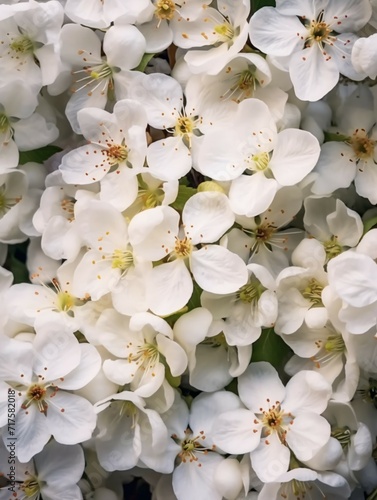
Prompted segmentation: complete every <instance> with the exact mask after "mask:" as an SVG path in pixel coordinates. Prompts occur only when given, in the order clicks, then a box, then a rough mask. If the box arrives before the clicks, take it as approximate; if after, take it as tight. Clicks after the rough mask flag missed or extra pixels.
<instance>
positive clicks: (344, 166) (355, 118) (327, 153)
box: [312, 86, 377, 203]
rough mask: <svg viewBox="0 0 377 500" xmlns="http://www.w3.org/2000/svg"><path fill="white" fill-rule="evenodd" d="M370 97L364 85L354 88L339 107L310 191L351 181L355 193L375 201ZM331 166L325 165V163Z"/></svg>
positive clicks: (376, 134) (376, 151)
mask: <svg viewBox="0 0 377 500" xmlns="http://www.w3.org/2000/svg"><path fill="white" fill-rule="evenodd" d="M371 100H373V97H372V94H371V92H370V90H369V89H368V88H367V87H363V86H361V87H360V88H357V89H356V90H355V91H354V92H353V93H352V94H351V95H350V96H349V98H348V99H347V104H346V105H345V106H342V107H341V108H340V111H339V113H338V116H337V122H338V123H337V126H336V127H335V134H336V135H335V139H337V140H335V141H329V142H326V143H325V144H323V146H322V149H321V154H320V156H319V159H318V163H317V165H316V167H315V170H314V172H315V173H316V174H317V177H316V179H315V182H314V184H313V186H312V191H313V193H314V194H322V195H323V194H330V193H332V192H333V191H335V190H336V189H338V188H341V187H348V186H349V185H350V184H351V182H352V181H354V183H355V187H356V192H357V193H358V194H359V195H360V196H363V197H365V198H367V199H368V200H369V201H370V202H371V203H376V202H377V195H376V168H375V167H376V161H377V147H376V141H377V126H376V114H375V112H374V110H373V108H371V106H370V101H371ZM329 164H330V165H331V168H327V167H328V165H329Z"/></svg>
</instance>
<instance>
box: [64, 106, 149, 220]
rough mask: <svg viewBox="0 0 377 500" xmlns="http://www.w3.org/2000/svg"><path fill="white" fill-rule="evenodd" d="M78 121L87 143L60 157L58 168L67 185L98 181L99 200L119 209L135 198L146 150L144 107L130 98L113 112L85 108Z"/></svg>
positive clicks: (128, 204)
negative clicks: (137, 177) (99, 189)
mask: <svg viewBox="0 0 377 500" xmlns="http://www.w3.org/2000/svg"><path fill="white" fill-rule="evenodd" d="M77 120H78V123H79V126H80V129H81V133H82V134H83V135H84V137H85V138H86V139H87V140H88V144H87V145H85V146H81V147H79V148H77V149H74V150H73V151H70V152H68V153H67V154H66V155H64V156H63V159H62V163H61V165H60V167H59V168H60V171H61V173H62V177H63V179H64V181H65V182H67V183H68V184H81V185H82V184H92V183H94V182H97V181H100V185H101V193H100V199H102V200H104V201H109V202H111V203H112V204H113V205H114V206H115V207H116V208H117V209H118V210H119V211H123V210H125V209H126V208H128V206H130V205H131V204H132V203H133V201H134V200H135V198H136V194H137V179H136V176H137V174H138V173H140V172H141V171H142V168H143V166H144V161H145V155H146V152H147V139H146V131H145V129H146V126H147V119H146V114H145V112H144V109H143V107H142V106H141V105H140V104H138V103H137V102H135V101H132V100H130V99H123V100H121V101H118V102H117V103H116V104H115V106H114V110H113V113H108V112H107V111H104V110H102V109H96V108H85V109H82V110H81V111H79V113H78V115H77Z"/></svg>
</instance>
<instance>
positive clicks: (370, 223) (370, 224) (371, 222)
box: [363, 215, 377, 234]
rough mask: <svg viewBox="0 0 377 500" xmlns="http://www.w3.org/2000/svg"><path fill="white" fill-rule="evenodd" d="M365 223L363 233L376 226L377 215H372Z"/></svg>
mask: <svg viewBox="0 0 377 500" xmlns="http://www.w3.org/2000/svg"><path fill="white" fill-rule="evenodd" d="M363 224H364V232H363V234H366V233H367V232H368V231H370V230H371V229H372V228H373V227H374V226H376V225H377V215H375V216H374V217H372V218H371V219H368V220H366V221H364V222H363Z"/></svg>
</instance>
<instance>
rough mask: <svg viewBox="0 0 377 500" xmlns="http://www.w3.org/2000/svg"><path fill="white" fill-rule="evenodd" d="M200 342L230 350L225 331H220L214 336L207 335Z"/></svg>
mask: <svg viewBox="0 0 377 500" xmlns="http://www.w3.org/2000/svg"><path fill="white" fill-rule="evenodd" d="M200 343H201V344H202V345H209V346H211V347H224V348H225V349H226V350H228V347H229V346H228V343H227V341H226V338H225V335H224V333H223V332H220V333H218V334H217V335H214V336H213V337H206V338H205V339H204V340H203V341H202V342H200Z"/></svg>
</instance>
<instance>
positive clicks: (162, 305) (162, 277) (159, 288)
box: [147, 259, 193, 316]
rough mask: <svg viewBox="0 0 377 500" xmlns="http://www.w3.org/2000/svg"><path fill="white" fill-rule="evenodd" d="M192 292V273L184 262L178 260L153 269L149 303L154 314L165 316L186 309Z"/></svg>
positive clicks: (149, 287)
mask: <svg viewBox="0 0 377 500" xmlns="http://www.w3.org/2000/svg"><path fill="white" fill-rule="evenodd" d="M192 291H193V283H192V279H191V276H190V273H189V271H188V269H187V267H186V265H185V263H184V262H183V260H180V259H177V260H175V261H173V262H167V263H165V264H161V265H160V266H157V267H155V268H153V269H152V271H151V273H150V275H149V279H148V289H147V302H148V304H149V308H150V310H151V311H152V312H154V313H155V314H158V315H160V316H165V315H167V314H172V313H174V312H176V311H178V310H179V309H181V308H182V307H184V306H185V305H186V304H187V302H188V301H189V300H190V297H191V294H192Z"/></svg>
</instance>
